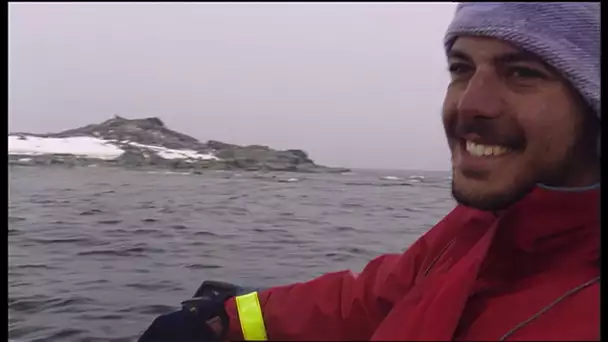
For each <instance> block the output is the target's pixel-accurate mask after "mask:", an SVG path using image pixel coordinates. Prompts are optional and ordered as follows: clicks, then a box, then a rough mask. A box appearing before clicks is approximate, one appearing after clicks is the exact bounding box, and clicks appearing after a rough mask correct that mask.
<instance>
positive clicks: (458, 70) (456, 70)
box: [448, 63, 473, 75]
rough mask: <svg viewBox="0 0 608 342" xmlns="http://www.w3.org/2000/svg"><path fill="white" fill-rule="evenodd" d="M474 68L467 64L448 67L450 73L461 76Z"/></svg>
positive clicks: (454, 64) (452, 64)
mask: <svg viewBox="0 0 608 342" xmlns="http://www.w3.org/2000/svg"><path fill="white" fill-rule="evenodd" d="M472 69H473V68H472V67H471V66H470V65H468V64H465V63H451V64H450V65H449V66H448V71H449V72H450V74H453V75H460V74H463V73H466V72H469V71H471V70H472Z"/></svg>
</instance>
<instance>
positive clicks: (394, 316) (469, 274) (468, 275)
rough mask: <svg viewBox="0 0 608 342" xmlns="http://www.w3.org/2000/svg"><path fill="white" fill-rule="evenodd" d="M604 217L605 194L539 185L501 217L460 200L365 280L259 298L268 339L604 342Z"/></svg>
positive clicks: (233, 330) (325, 281)
mask: <svg viewBox="0 0 608 342" xmlns="http://www.w3.org/2000/svg"><path fill="white" fill-rule="evenodd" d="M599 216H600V211H599V190H589V191H584V192H562V191H552V190H547V189H542V188H537V189H535V190H534V191H533V192H532V193H531V194H529V195H528V196H527V197H526V198H524V199H523V200H521V201H520V202H518V203H517V204H515V205H514V206H513V207H511V208H510V209H508V210H506V211H504V212H502V213H501V214H499V215H495V214H493V213H488V212H482V211H478V210H474V209H471V208H467V207H463V206H457V207H456V208H455V209H454V210H453V211H452V212H451V213H450V214H448V215H447V216H446V217H445V218H444V219H443V220H442V221H440V222H439V223H438V224H437V225H436V226H435V227H434V228H433V229H431V230H430V231H429V232H427V233H426V234H425V235H424V236H422V237H421V238H420V239H419V240H418V241H416V242H415V243H414V244H413V245H412V246H411V247H410V248H409V249H408V250H407V251H406V252H405V253H403V254H401V255H397V254H390V255H383V256H380V257H378V258H376V259H375V260H373V261H372V262H370V263H369V264H368V265H367V266H366V267H365V269H364V270H363V271H362V272H361V273H360V274H359V275H358V276H355V275H353V274H352V273H350V272H337V273H330V274H326V275H323V276H321V277H319V278H317V279H314V280H312V281H309V282H305V283H298V284H294V285H288V286H280V287H274V288H270V289H268V290H265V291H262V292H261V293H259V298H260V303H261V308H262V313H263V318H264V322H265V325H266V331H267V334H268V338H269V339H270V340H402V341H404V340H485V341H491V340H499V339H501V338H505V339H506V340H579V341H581V340H599V333H600V323H599V313H600V299H599V274H600V271H599V248H600V238H599V234H600V232H599ZM556 301H557V303H555V304H553V305H552V303H553V302H556ZM226 309H227V312H228V314H229V317H230V326H229V334H228V338H229V339H230V340H240V339H242V334H241V330H240V325H239V318H238V314H237V312H236V308H235V303H234V300H229V301H228V302H227V304H226Z"/></svg>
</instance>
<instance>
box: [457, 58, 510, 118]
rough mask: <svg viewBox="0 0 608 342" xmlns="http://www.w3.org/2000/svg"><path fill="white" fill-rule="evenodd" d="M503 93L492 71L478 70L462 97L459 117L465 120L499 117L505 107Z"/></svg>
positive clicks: (459, 103) (459, 102)
mask: <svg viewBox="0 0 608 342" xmlns="http://www.w3.org/2000/svg"><path fill="white" fill-rule="evenodd" d="M503 91H504V90H503V89H502V85H501V83H500V80H499V79H498V78H497V77H496V76H495V73H494V72H493V71H492V70H484V69H478V70H477V71H476V72H475V74H474V75H473V76H472V77H471V79H470V80H469V82H468V84H467V86H466V88H465V90H464V92H463V93H462V94H461V95H460V99H459V101H458V112H459V115H460V116H461V118H463V119H473V118H486V119H491V118H495V117H497V116H499V115H500V113H501V112H502V110H503V107H504V100H503V97H502V92H503Z"/></svg>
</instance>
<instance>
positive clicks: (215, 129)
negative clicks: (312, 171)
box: [9, 2, 455, 170]
mask: <svg viewBox="0 0 608 342" xmlns="http://www.w3.org/2000/svg"><path fill="white" fill-rule="evenodd" d="M454 10H455V4H452V3H420V4H416V3H320V2H318V3H295V2H294V3H288V2H286V3H85V2H83V3H10V4H9V130H10V131H29V132H37V133H43V132H54V131H59V130H63V129H68V128H74V127H77V126H81V125H86V124H90V123H97V122H100V121H102V120H106V119H108V118H110V117H111V116H112V115H114V114H118V115H121V116H125V117H128V118H137V117H149V116H157V117H160V118H161V119H162V120H163V121H164V122H165V123H166V124H167V126H169V128H171V129H175V130H177V131H180V132H183V133H186V134H190V135H192V136H194V137H196V138H198V139H200V140H205V141H206V140H210V139H215V140H221V141H225V142H231V143H237V144H263V145H268V146H271V147H273V148H280V149H284V148H301V149H304V150H306V151H307V152H309V154H310V155H311V157H312V159H314V160H315V161H317V162H318V163H322V164H329V165H336V166H346V167H355V168H356V167H363V168H396V169H419V170H420V169H425V170H447V169H449V152H448V148H447V143H446V141H445V138H444V135H443V128H442V126H441V103H442V100H443V95H444V93H445V88H446V85H447V82H448V74H447V71H446V62H445V57H444V54H443V50H442V37H443V34H444V30H445V29H446V27H447V25H448V23H449V21H450V19H451V17H452V15H453V13H454Z"/></svg>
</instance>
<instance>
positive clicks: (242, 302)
mask: <svg viewBox="0 0 608 342" xmlns="http://www.w3.org/2000/svg"><path fill="white" fill-rule="evenodd" d="M236 308H237V311H238V313H239V321H240V322H241V330H242V331H243V338H244V339H245V341H266V340H267V339H268V338H267V337H266V327H265V326H264V316H262V308H261V307H260V300H259V299H258V293H257V292H252V293H248V294H246V295H242V296H238V297H236Z"/></svg>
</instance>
